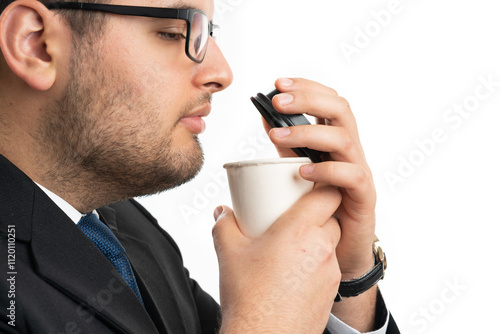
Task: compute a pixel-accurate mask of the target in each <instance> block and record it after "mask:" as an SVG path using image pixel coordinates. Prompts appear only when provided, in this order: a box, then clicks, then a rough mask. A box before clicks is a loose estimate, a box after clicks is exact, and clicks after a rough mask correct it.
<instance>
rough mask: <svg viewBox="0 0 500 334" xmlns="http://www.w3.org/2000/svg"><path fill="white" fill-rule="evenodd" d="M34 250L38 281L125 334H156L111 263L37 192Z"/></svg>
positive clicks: (144, 312)
mask: <svg viewBox="0 0 500 334" xmlns="http://www.w3.org/2000/svg"><path fill="white" fill-rule="evenodd" d="M31 239H32V240H31V245H32V251H33V256H34V260H35V265H36V268H37V271H38V273H39V275H40V276H42V277H43V278H44V279H45V280H47V281H48V282H50V283H52V284H53V285H54V286H55V287H57V288H58V289H60V290H62V291H64V292H65V293H66V294H68V295H69V296H71V297H72V298H74V299H76V300H78V301H80V306H81V307H85V308H87V307H88V308H89V312H90V313H94V312H95V313H97V314H98V315H100V316H101V317H102V318H103V319H104V320H105V321H107V322H108V323H109V324H111V325H113V326H115V327H116V328H117V329H119V330H120V331H121V332H123V333H158V331H157V330H156V328H155V326H154V324H153V322H152V320H151V318H150V317H149V315H148V314H147V312H146V310H145V309H144V307H143V306H142V304H141V303H140V301H139V300H138V299H137V297H136V296H135V295H134V293H133V292H132V290H131V289H130V288H129V287H128V285H127V284H126V283H125V281H124V280H123V279H122V278H121V276H120V275H119V274H118V273H117V272H116V270H115V269H114V267H113V266H112V265H111V263H110V262H109V261H108V259H107V258H106V257H105V256H104V255H103V254H102V253H101V252H100V251H99V250H98V248H97V247H96V246H95V245H94V244H93V243H92V241H90V239H88V238H87V237H86V236H85V235H84V234H83V232H81V231H80V229H78V227H77V226H76V225H75V224H74V223H73V222H72V221H71V220H70V219H69V218H68V217H67V216H66V215H65V214H64V213H63V212H62V211H61V210H60V209H59V208H58V207H57V206H55V204H54V203H53V202H52V201H51V200H50V199H49V198H48V197H47V196H46V195H45V193H43V192H42V191H41V190H40V189H39V188H38V187H36V189H35V194H34V206H33V221H32V237H31Z"/></svg>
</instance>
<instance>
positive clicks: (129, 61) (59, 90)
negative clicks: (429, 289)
mask: <svg viewBox="0 0 500 334" xmlns="http://www.w3.org/2000/svg"><path fill="white" fill-rule="evenodd" d="M0 4H1V6H0V9H3V12H2V15H1V16H0V48H1V50H2V55H3V56H2V57H0V154H1V156H0V229H1V230H0V234H1V238H0V240H1V243H2V247H1V248H0V249H1V250H2V253H1V256H2V262H1V263H2V269H1V270H2V272H5V273H6V274H7V280H5V279H4V280H2V284H1V286H2V291H1V297H0V301H1V306H2V310H4V312H5V313H6V314H5V315H4V316H3V317H2V322H0V329H1V330H2V332H6V333H214V332H216V331H220V333H271V332H272V333H322V332H323V330H324V329H325V327H327V330H326V332H328V331H329V332H332V333H337V332H338V333H354V332H356V331H355V330H359V331H361V332H368V331H372V330H378V332H381V333H383V332H386V331H387V332H390V333H397V332H398V331H397V328H396V326H395V324H394V322H393V321H392V319H391V320H390V321H389V316H388V315H387V312H386V310H385V306H384V303H383V301H382V299H381V297H380V296H379V295H378V293H377V287H376V285H375V284H374V283H375V282H372V283H371V284H368V286H367V287H365V289H363V290H366V291H361V290H359V291H358V292H360V294H359V295H358V296H356V297H354V296H353V297H346V295H345V294H344V298H343V301H341V302H335V303H334V299H335V297H336V295H337V290H338V288H339V284H340V281H344V282H346V281H348V282H349V281H351V282H358V281H359V279H358V280H356V279H357V278H359V277H362V276H363V277H365V278H366V276H364V275H365V274H366V273H373V272H374V268H381V265H380V263H378V262H380V259H379V258H378V257H375V262H376V264H377V265H376V266H375V267H374V254H373V249H372V240H373V237H374V225H375V216H374V207H375V190H374V186H373V182H372V178H371V174H370V170H369V168H368V166H367V164H366V161H365V158H364V155H363V152H362V149H361V146H360V143H359V138H358V134H357V129H356V124H355V120H354V118H353V115H352V113H351V111H350V108H349V105H348V104H347V102H346V101H345V100H344V99H342V98H340V97H339V96H338V95H337V93H336V92H335V91H334V90H332V89H330V88H327V87H324V86H322V85H320V84H318V83H314V82H311V81H307V80H304V79H279V80H278V81H277V82H276V87H277V88H278V89H279V90H280V91H281V92H283V94H280V95H279V96H277V97H276V98H275V99H274V100H273V103H274V105H275V107H276V108H277V109H278V110H279V111H281V112H283V113H298V112H303V111H304V110H307V111H309V114H310V115H312V116H316V117H317V118H318V119H319V123H320V124H319V125H315V126H302V127H296V128H293V129H281V130H279V129H273V130H271V131H269V134H270V138H271V140H272V141H273V142H274V143H275V145H276V146H277V148H278V150H279V152H280V154H281V155H282V156H286V155H289V154H290V152H291V151H290V148H292V147H305V146H307V147H310V148H313V149H318V150H321V151H325V152H331V153H330V156H331V158H333V160H334V161H328V162H324V163H320V164H316V165H308V166H303V167H302V169H301V175H302V176H303V177H304V178H306V179H308V180H312V181H315V182H316V186H315V189H314V190H313V191H311V192H310V193H309V194H307V195H305V196H304V197H303V198H301V199H300V200H299V201H298V202H297V203H296V204H295V205H294V206H293V207H292V208H291V209H290V210H289V211H287V212H286V213H284V214H283V215H282V216H281V217H280V219H278V221H276V223H275V224H274V225H273V226H272V227H271V228H270V229H269V230H268V231H267V232H266V233H265V234H263V235H262V236H261V237H259V238H255V239H249V238H246V237H245V236H243V235H242V234H241V232H240V231H239V229H238V227H237V225H236V222H235V219H234V215H233V214H232V211H231V209H230V208H227V207H219V208H217V209H216V210H215V212H214V216H215V219H216V224H215V226H214V229H213V235H214V243H215V247H216V250H217V254H218V258H219V266H220V277H221V278H220V279H221V285H220V287H221V289H220V290H221V296H220V299H221V307H220V308H219V306H218V305H217V304H216V303H215V302H214V300H213V299H212V298H211V297H210V296H208V295H207V294H206V293H205V292H203V291H202V290H201V289H200V287H199V286H198V285H197V284H196V282H195V281H193V280H191V279H190V278H189V273H188V272H187V270H185V269H184V267H183V265H182V258H181V256H180V252H179V249H178V248H177V246H176V245H175V243H174V241H173V240H172V239H171V238H170V236H169V235H168V234H167V233H166V232H165V231H163V230H162V229H161V228H160V227H159V225H158V224H157V222H156V221H155V220H154V218H153V217H151V215H150V214H149V213H148V212H147V211H145V209H144V208H142V207H141V206H140V205H139V204H138V203H137V202H135V201H133V200H129V199H130V198H132V197H135V196H141V195H145V194H152V193H156V192H160V191H164V190H166V189H171V188H174V187H176V186H178V185H180V184H182V183H184V182H186V181H188V180H189V179H191V178H193V177H194V176H195V175H196V174H197V173H198V171H199V170H200V168H201V165H202V161H203V157H202V151H201V148H200V145H199V143H198V141H197V136H196V135H197V134H199V133H201V132H202V131H203V130H204V127H205V125H204V122H203V120H202V117H205V116H208V114H209V112H210V99H211V96H212V95H213V94H214V93H216V92H219V91H221V90H223V89H225V88H226V87H227V86H229V85H230V83H231V81H232V73H231V70H230V69H229V67H228V65H227V63H226V61H225V59H224V57H223V55H222V54H221V52H220V50H219V49H218V47H217V45H216V44H215V42H214V40H213V39H212V38H210V37H209V34H210V32H211V28H212V25H211V23H209V21H210V18H211V17H212V15H213V7H214V5H213V2H212V1H210V0H185V1H173V0H159V1H146V0H130V1H127V2H123V3H122V2H120V3H112V4H111V6H107V5H102V4H78V5H75V4H74V3H73V4H72V3H69V4H68V3H57V4H42V3H41V2H37V1H34V0H17V1H14V2H11V1H6V0H2V1H1V2H0ZM116 5H127V6H128V7H120V6H116ZM144 7H147V8H144ZM153 7H162V8H173V9H171V10H165V9H158V8H153ZM189 8H192V9H196V10H188V9H189ZM205 13H207V14H205ZM268 130H270V129H268ZM340 229H342V233H340ZM5 259H8V260H7V261H6V260H5ZM304 263H307V267H304ZM343 284H344V283H343ZM365 285H366V284H365ZM332 305H333V306H332ZM330 313H333V315H331V314H330Z"/></svg>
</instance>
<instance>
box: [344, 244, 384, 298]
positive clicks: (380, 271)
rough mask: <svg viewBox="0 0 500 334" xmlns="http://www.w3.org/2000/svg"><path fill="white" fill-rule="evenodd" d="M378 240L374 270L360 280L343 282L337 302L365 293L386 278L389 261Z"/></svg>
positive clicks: (374, 247) (374, 251)
mask: <svg viewBox="0 0 500 334" xmlns="http://www.w3.org/2000/svg"><path fill="white" fill-rule="evenodd" d="M378 241H379V240H378V238H377V236H375V238H374V241H373V255H374V257H375V264H374V266H373V268H372V269H371V270H370V271H368V272H367V273H366V274H364V275H363V276H361V277H359V278H355V279H353V280H349V281H341V282H340V286H339V290H338V293H337V297H336V298H335V301H336V302H339V301H341V300H342V297H355V296H358V295H360V294H362V293H363V292H365V291H367V290H369V289H370V288H371V287H372V286H374V285H375V284H377V282H378V281H380V280H381V279H383V278H384V274H385V269H386V268H387V259H386V257H385V253H384V252H383V251H382V248H381V247H380V246H379V245H378Z"/></svg>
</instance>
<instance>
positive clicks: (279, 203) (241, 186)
mask: <svg viewBox="0 0 500 334" xmlns="http://www.w3.org/2000/svg"><path fill="white" fill-rule="evenodd" d="M308 163H311V160H310V159H309V158H276V159H260V160H248V161H240V162H233V163H227V164H225V165H224V168H225V169H226V171H227V177H228V180H229V188H230V191H231V200H232V202H233V210H234V215H235V216H236V220H237V222H238V225H239V227H240V229H241V231H242V232H243V234H245V235H246V236H248V237H257V236H259V235H261V234H262V233H264V231H266V230H267V229H268V228H269V226H271V225H272V223H274V222H275V221H276V220H277V219H278V217H279V216H280V215H281V214H282V213H283V212H285V211H286V210H288V209H289V208H290V207H291V206H292V205H293V204H294V203H295V202H296V201H297V200H298V199H299V198H300V197H301V196H302V195H304V194H305V193H307V192H309V191H311V190H312V189H313V186H314V182H311V181H307V180H304V179H303V178H302V177H301V176H300V175H299V167H300V166H301V165H304V164H308Z"/></svg>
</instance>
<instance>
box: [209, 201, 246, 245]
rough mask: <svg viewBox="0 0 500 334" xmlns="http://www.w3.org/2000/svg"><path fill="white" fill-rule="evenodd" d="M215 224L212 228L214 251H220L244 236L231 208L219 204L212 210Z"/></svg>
mask: <svg viewBox="0 0 500 334" xmlns="http://www.w3.org/2000/svg"><path fill="white" fill-rule="evenodd" d="M214 218H215V225H214V227H213V228H212V237H213V238H214V246H215V251H216V252H217V254H219V252H220V251H222V250H223V249H226V248H228V247H230V245H234V244H236V243H238V241H240V240H242V239H243V238H244V235H243V234H242V233H241V231H240V228H239V227H238V223H236V218H235V217H234V213H233V210H231V208H229V207H227V206H225V205H221V206H219V207H217V208H216V209H215V211H214Z"/></svg>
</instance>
